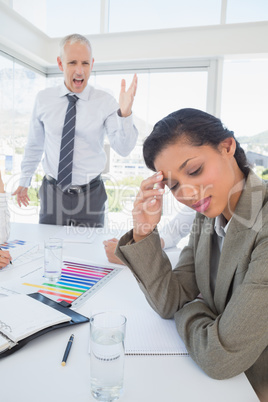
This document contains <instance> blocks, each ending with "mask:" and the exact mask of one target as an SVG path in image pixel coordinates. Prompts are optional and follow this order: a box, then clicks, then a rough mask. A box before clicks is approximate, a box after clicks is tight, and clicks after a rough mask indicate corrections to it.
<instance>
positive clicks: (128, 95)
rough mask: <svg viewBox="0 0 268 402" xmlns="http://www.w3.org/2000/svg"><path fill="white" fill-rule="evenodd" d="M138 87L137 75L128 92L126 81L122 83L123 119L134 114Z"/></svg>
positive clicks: (120, 104)
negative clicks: (133, 109)
mask: <svg viewBox="0 0 268 402" xmlns="http://www.w3.org/2000/svg"><path fill="white" fill-rule="evenodd" d="M137 85H138V78H137V75H136V74H134V77H133V80H132V83H131V84H130V87H129V88H128V90H127V91H126V81H125V80H122V81H121V91H120V95H119V107H120V111H121V116H122V117H127V116H130V115H131V113H132V105H133V102H134V97H135V95H136V91H137Z"/></svg>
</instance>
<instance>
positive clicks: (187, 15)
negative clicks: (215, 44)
mask: <svg viewBox="0 0 268 402" xmlns="http://www.w3.org/2000/svg"><path fill="white" fill-rule="evenodd" d="M208 10H209V11H208ZM220 12H221V0H202V1H200V0H187V1H185V0H166V1H163V0H147V1H144V0H128V1H125V0H110V18H109V32H122V31H138V30H145V29H146V30H148V29H164V28H176V27H187V26H198V25H211V24H219V23H220Z"/></svg>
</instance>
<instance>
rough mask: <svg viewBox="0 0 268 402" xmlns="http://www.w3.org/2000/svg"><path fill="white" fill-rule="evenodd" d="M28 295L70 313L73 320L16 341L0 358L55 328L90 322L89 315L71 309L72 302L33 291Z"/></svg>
mask: <svg viewBox="0 0 268 402" xmlns="http://www.w3.org/2000/svg"><path fill="white" fill-rule="evenodd" d="M27 296H29V297H32V298H33V299H35V300H38V301H39V302H41V303H44V304H46V305H47V306H49V307H51V308H54V309H55V310H58V311H60V312H62V313H64V314H66V315H68V316H69V317H71V320H70V321H67V322H63V323H60V324H56V325H52V326H50V327H47V328H44V329H42V330H40V331H38V332H36V333H34V334H32V335H30V336H27V337H26V338H23V339H21V340H20V341H19V342H18V343H16V344H15V345H14V346H12V347H11V348H10V349H6V350H4V351H3V352H1V353H0V358H2V357H6V356H9V355H11V354H12V353H14V352H16V351H17V350H19V349H21V348H22V347H23V346H24V345H26V344H27V343H28V342H30V341H31V340H32V339H35V338H37V337H39V336H41V335H44V334H46V333H47V332H50V331H54V330H55V329H58V328H63V327H69V326H73V325H77V324H83V323H85V322H89V318H88V317H86V316H84V315H82V314H79V313H77V312H76V311H73V310H71V309H70V308H69V307H70V306H71V304H69V303H66V302H61V303H57V302H56V301H54V300H51V299H49V298H48V297H46V296H44V295H42V294H41V293H31V294H28V295H27Z"/></svg>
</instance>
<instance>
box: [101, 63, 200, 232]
mask: <svg viewBox="0 0 268 402" xmlns="http://www.w3.org/2000/svg"><path fill="white" fill-rule="evenodd" d="M132 76H133V75H132V74H109V75H96V86H97V87H99V88H102V89H104V90H106V91H108V92H110V93H111V94H112V95H113V96H114V97H115V98H116V99H117V100H118V98H119V92H120V81H121V79H122V78H125V79H126V83H127V87H128V85H129V84H130V83H131V80H132ZM206 94H207V71H192V72H188V71H184V72H179V71H176V72H159V73H156V72H148V71H147V72H139V73H138V90H137V94H136V97H135V101H134V106H133V115H134V121H135V125H136V127H137V129H138V131H139V139H138V142H137V145H136V147H135V149H134V150H133V151H132V152H131V153H130V155H128V156H127V157H121V156H119V155H118V154H116V153H115V152H113V151H112V150H111V152H110V170H109V173H108V174H106V175H105V179H106V189H107V192H108V196H109V215H108V224H109V226H110V227H111V228H113V229H119V228H120V229H122V230H128V229H130V228H131V225H132V214H131V211H132V208H133V201H134V199H135V196H136V194H137V191H138V187H139V184H140V182H141V180H142V179H143V178H145V177H148V176H149V175H151V174H152V172H151V171H149V170H148V169H147V168H146V167H145V164H144V160H143V154H142V144H143V141H144V139H145V137H147V136H148V135H149V134H150V132H151V131H152V129H153V126H154V124H155V123H156V122H157V121H158V120H160V119H161V118H163V117H164V116H166V115H167V114H169V113H171V112H174V111H175V110H178V109H180V108H184V107H193V108H199V109H202V110H205V109H206V97H207V96H206ZM178 208H179V205H178V203H177V202H176V200H175V199H174V197H173V196H172V194H169V195H167V196H166V197H165V199H164V206H163V218H162V220H161V222H162V224H164V223H166V221H167V220H169V219H170V218H171V217H172V216H173V215H175V214H176V212H177V211H178Z"/></svg>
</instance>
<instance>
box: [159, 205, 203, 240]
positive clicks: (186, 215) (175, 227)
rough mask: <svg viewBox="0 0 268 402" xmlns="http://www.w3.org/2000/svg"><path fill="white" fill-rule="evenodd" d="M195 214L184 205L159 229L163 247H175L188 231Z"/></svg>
mask: <svg viewBox="0 0 268 402" xmlns="http://www.w3.org/2000/svg"><path fill="white" fill-rule="evenodd" d="M195 214H196V213H195V211H194V210H192V209H191V208H188V207H186V206H185V207H183V208H182V209H181V210H180V212H178V213H177V215H176V216H175V217H174V218H173V219H172V220H171V221H170V222H168V223H167V224H166V225H165V226H164V227H163V228H162V229H161V230H160V231H159V235H160V237H162V239H163V240H164V242H165V246H164V248H169V247H176V245H177V244H178V242H179V241H180V240H181V239H182V238H183V237H185V236H187V235H188V234H189V233H190V231H191V228H192V223H193V220H194V218H195Z"/></svg>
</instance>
